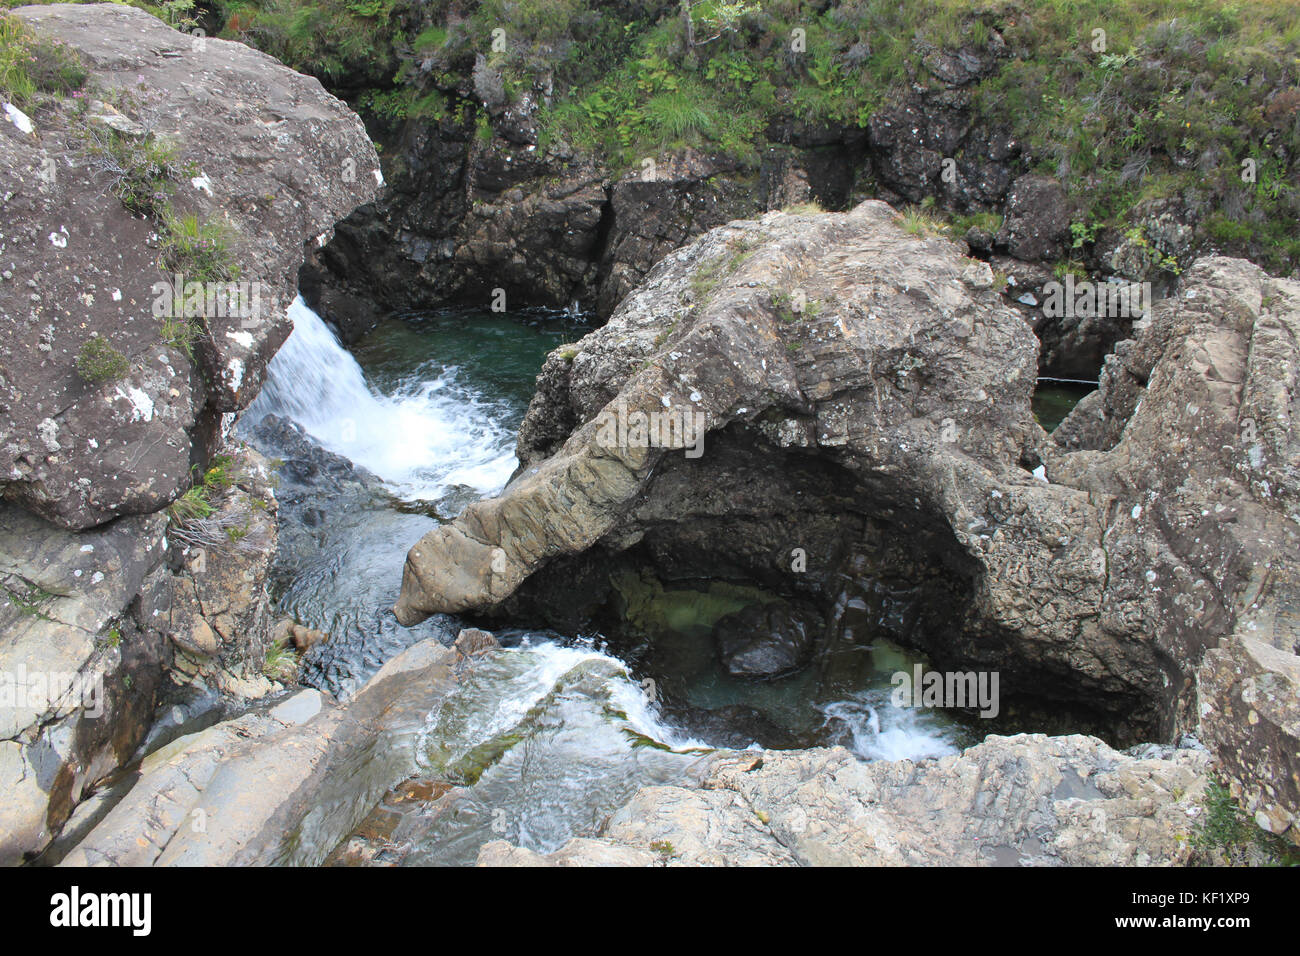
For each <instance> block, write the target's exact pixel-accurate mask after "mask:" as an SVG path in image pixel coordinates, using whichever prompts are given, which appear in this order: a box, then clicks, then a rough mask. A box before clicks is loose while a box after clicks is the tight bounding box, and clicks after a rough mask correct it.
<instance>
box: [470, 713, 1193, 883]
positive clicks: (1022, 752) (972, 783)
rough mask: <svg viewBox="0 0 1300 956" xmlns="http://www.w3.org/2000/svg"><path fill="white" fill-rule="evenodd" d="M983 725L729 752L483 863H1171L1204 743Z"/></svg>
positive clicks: (1186, 825) (1177, 861)
mask: <svg viewBox="0 0 1300 956" xmlns="http://www.w3.org/2000/svg"><path fill="white" fill-rule="evenodd" d="M1152 750H1153V751H1154V752H1152V753H1149V754H1145V755H1143V756H1135V755H1133V754H1129V753H1122V752H1119V751H1115V750H1112V749H1111V748H1110V747H1108V746H1106V745H1105V744H1104V743H1102V742H1101V741H1100V740H1097V739H1096V738H1095V737H1083V736H1072V737H1044V736H1042V735H1041V734H1024V735H1020V736H1016V737H997V736H990V737H989V738H988V739H987V740H986V741H985V742H984V743H982V744H980V745H979V746H977V747H972V748H971V749H969V750H967V751H966V752H965V753H962V754H960V755H956V756H951V757H943V758H941V759H938V760H927V761H923V762H921V763H912V762H911V761H909V760H899V761H894V762H888V763H863V762H862V761H860V760H858V759H857V758H856V757H854V756H853V755H852V754H850V753H849V752H848V751H846V750H844V749H842V748H838V747H837V748H834V749H830V750H821V749H818V750H793V751H785V752H780V751H767V752H765V753H762V754H755V753H752V752H746V753H732V754H720V755H718V756H715V757H711V758H706V760H705V761H704V766H703V767H702V768H700V770H699V777H700V784H699V786H698V787H694V788H692V787H645V788H642V789H641V790H639V791H638V792H637V793H636V795H635V796H634V797H633V798H632V799H631V801H629V802H628V803H627V804H626V805H625V806H624V807H623V808H622V809H621V810H619V811H617V812H616V813H615V814H614V815H613V816H612V817H611V818H610V819H609V822H608V823H607V824H606V825H605V826H604V828H603V830H602V831H601V834H600V835H599V836H598V837H596V838H583V839H576V840H570V841H569V842H568V843H567V844H565V845H564V846H563V847H561V848H560V849H559V850H556V851H555V852H554V853H550V854H547V855H545V856H542V855H540V854H538V853H535V852H533V851H531V850H525V849H520V848H518V847H514V846H512V845H511V844H509V843H506V842H505V841H503V840H496V841H493V842H491V843H488V844H485V845H484V847H483V848H482V850H480V851H479V857H478V864H479V866H596V865H605V866H652V865H656V864H665V865H669V866H1152V865H1169V866H1176V865H1181V864H1184V863H1186V861H1187V857H1188V853H1189V849H1190V847H1189V840H1188V837H1189V836H1190V834H1191V831H1192V828H1193V826H1194V824H1195V822H1196V819H1197V816H1198V815H1199V813H1200V812H1202V811H1201V807H1200V805H1199V803H1200V799H1201V797H1202V795H1203V793H1204V791H1205V787H1206V783H1207V782H1208V779H1209V777H1208V768H1209V763H1210V758H1209V754H1207V753H1206V752H1205V751H1203V750H1173V749H1172V748H1152Z"/></svg>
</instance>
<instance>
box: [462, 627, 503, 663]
mask: <svg viewBox="0 0 1300 956" xmlns="http://www.w3.org/2000/svg"><path fill="white" fill-rule="evenodd" d="M500 646H501V645H500V644H498V643H497V639H496V637H495V636H494V635H492V634H490V633H489V632H487V631H480V630H479V629H478V628H476V627H467V628H464V629H463V630H462V631H461V632H460V633H459V634H457V635H456V641H455V648H456V652H457V654H458V655H459V659H462V660H463V659H464V658H467V657H478V656H480V655H482V654H486V653H488V652H489V651H492V650H496V649H497V648H499V647H500Z"/></svg>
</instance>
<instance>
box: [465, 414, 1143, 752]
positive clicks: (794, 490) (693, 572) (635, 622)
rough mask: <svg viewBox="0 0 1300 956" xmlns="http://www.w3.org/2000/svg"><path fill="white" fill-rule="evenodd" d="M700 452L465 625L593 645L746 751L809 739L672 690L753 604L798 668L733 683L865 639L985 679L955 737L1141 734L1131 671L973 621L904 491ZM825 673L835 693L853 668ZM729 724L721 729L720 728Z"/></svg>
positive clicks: (734, 434) (664, 470)
mask: <svg viewBox="0 0 1300 956" xmlns="http://www.w3.org/2000/svg"><path fill="white" fill-rule="evenodd" d="M707 441H708V443H709V449H708V454H706V455H704V456H703V457H702V458H699V459H695V460H691V459H687V458H685V457H684V456H682V455H681V454H673V455H668V456H665V457H664V458H663V459H662V460H661V462H660V465H659V467H658V469H657V470H656V472H655V474H654V475H653V477H652V478H651V479H650V481H649V482H648V484H647V488H646V493H645V494H644V495H643V497H642V498H641V499H640V500H639V501H638V502H637V504H636V505H635V506H634V507H633V508H632V510H631V513H630V515H629V522H630V523H634V524H635V525H636V528H637V530H635V531H632V532H629V533H627V534H625V535H620V533H619V530H616V531H615V532H613V533H611V534H610V535H608V536H607V537H606V538H605V539H604V540H602V541H601V542H600V543H599V544H598V545H596V546H595V547H593V548H591V549H589V550H588V551H586V552H584V553H582V554H578V555H573V556H564V557H560V558H557V559H554V560H552V561H550V562H549V563H547V564H546V565H544V566H543V567H542V568H541V569H539V570H538V571H537V572H535V573H534V574H533V575H532V576H530V577H529V578H528V579H527V580H526V581H525V582H524V584H523V585H522V586H521V587H520V588H519V589H518V590H517V591H516V592H515V593H514V594H513V595H512V596H511V597H510V598H508V599H507V600H505V601H504V602H502V603H501V604H500V605H499V606H498V607H496V608H494V609H493V610H492V611H491V612H489V613H486V614H483V615H480V616H479V617H478V618H477V621H478V623H481V624H483V625H484V626H497V627H500V626H502V625H503V624H505V623H506V622H511V623H515V624H517V623H518V622H520V621H529V622H532V623H534V624H536V625H539V626H545V627H548V628H553V629H555V630H557V631H559V632H561V633H563V634H566V635H570V636H575V635H591V634H593V633H594V634H599V635H600V636H601V637H603V638H604V639H605V640H607V641H608V643H609V646H610V648H611V650H612V651H613V652H614V653H616V654H617V655H618V656H619V657H620V658H622V659H624V660H627V661H628V662H629V663H630V664H631V665H632V666H633V667H634V668H635V669H636V672H637V674H638V676H640V677H643V678H649V679H650V680H653V681H654V682H655V685H656V688H657V693H659V694H660V695H661V702H662V705H663V708H664V711H665V714H666V715H667V716H668V718H669V719H670V720H676V721H677V722H678V723H679V724H680V725H681V726H682V727H683V728H684V729H685V730H686V731H688V732H690V731H697V732H698V731H712V732H714V733H717V732H718V731H719V728H722V729H723V731H724V733H723V736H724V738H725V739H730V740H740V739H741V738H742V737H745V736H746V734H747V733H749V734H750V735H751V736H752V735H753V734H754V732H756V731H767V739H763V740H762V743H764V744H765V745H767V746H773V747H778V748H780V747H788V746H810V745H812V743H813V741H814V740H815V739H816V738H815V737H809V736H807V735H800V734H799V733H797V732H795V733H791V732H790V731H789V728H786V727H780V726H775V725H773V723H772V722H771V721H770V720H769V718H768V716H767V715H766V714H764V713H763V712H762V711H761V709H758V708H753V707H749V706H747V705H742V706H736V707H732V708H723V709H720V710H718V711H717V712H708V711H703V710H701V709H700V708H695V707H692V706H690V705H689V704H687V703H686V702H685V701H684V700H683V699H682V694H681V689H682V687H683V686H684V685H685V684H688V683H689V682H690V681H691V680H692V679H693V678H695V677H698V676H699V675H698V673H693V672H696V671H698V670H699V669H701V668H709V667H716V668H720V669H721V670H726V665H725V664H724V663H721V662H720V660H719V658H720V657H721V656H725V655H724V654H723V653H722V652H721V648H720V646H719V640H718V639H717V638H718V625H719V622H720V621H721V622H722V627H723V628H726V626H727V622H728V621H734V622H737V623H738V624H739V625H741V627H745V626H748V627H751V628H753V627H755V626H757V627H759V628H763V627H764V622H763V621H755V620H754V619H753V617H750V618H749V619H745V618H743V617H742V618H738V617H737V615H741V614H745V613H749V614H751V615H752V614H753V611H754V609H756V608H760V607H768V606H775V607H777V608H778V609H780V612H781V616H783V617H784V618H785V620H786V622H787V623H788V624H789V625H792V626H794V627H796V628H797V629H798V630H800V631H801V632H803V634H804V635H806V640H804V641H803V643H802V646H801V647H799V648H798V649H797V651H796V652H795V653H796V655H797V663H794V664H793V665H792V666H790V667H788V668H786V669H783V670H781V671H780V672H778V673H773V674H736V675H733V676H735V677H736V678H737V680H738V681H739V682H741V683H745V682H748V683H750V684H751V685H757V684H761V683H765V682H768V681H772V682H778V683H779V682H781V681H784V680H788V679H791V678H792V677H794V676H795V675H796V674H797V673H799V672H802V671H804V670H806V669H813V670H818V669H820V670H821V671H822V672H823V673H824V672H825V671H826V670H827V669H828V668H829V669H834V668H835V667H836V664H835V663H834V658H835V656H836V651H837V649H842V648H844V647H846V646H848V647H855V648H859V649H862V648H870V647H873V646H878V650H879V656H881V657H882V659H885V660H892V657H891V656H890V655H891V654H892V653H893V650H892V649H893V648H904V649H907V650H909V651H912V652H915V653H918V654H919V655H921V656H922V657H923V658H924V660H925V661H926V662H927V663H928V666H929V667H930V668H933V669H937V670H942V671H985V672H992V671H996V672H998V675H999V685H1000V686H999V691H1000V697H1001V700H1000V707H999V713H998V715H997V716H996V717H994V718H992V719H977V718H976V710H977V708H975V707H971V708H965V709H963V710H962V711H960V712H959V713H958V719H959V721H962V722H964V723H968V724H969V725H970V726H971V727H976V725H978V727H977V732H976V731H972V739H980V738H982V736H983V735H984V734H986V733H1019V732H1046V733H1091V734H1095V735H1097V736H1100V737H1102V738H1103V739H1106V740H1108V741H1109V742H1111V743H1113V744H1116V745H1119V746H1129V745H1132V744H1135V743H1137V742H1139V741H1141V740H1148V739H1152V738H1153V737H1154V736H1155V735H1156V734H1157V733H1158V729H1159V727H1160V724H1161V717H1160V714H1161V711H1162V709H1163V702H1162V699H1161V696H1160V694H1159V692H1158V691H1157V690H1156V689H1155V688H1152V687H1147V686H1143V685H1142V684H1139V683H1137V682H1136V676H1135V681H1134V683H1132V684H1131V685H1129V689H1128V692H1126V693H1115V692H1114V690H1113V689H1107V688H1101V687H1098V686H1096V685H1095V684H1094V683H1093V682H1092V681H1090V680H1089V678H1088V677H1087V676H1086V675H1083V674H1080V673H1077V672H1075V671H1072V670H1070V669H1069V668H1067V667H1063V666H1061V665H1060V664H1059V662H1057V661H1054V660H1052V659H1051V658H1050V657H1045V658H1035V657H1033V656H1031V654H1030V653H1026V651H1027V650H1029V651H1032V648H1028V649H1027V648H1026V645H1025V643H1024V642H1023V641H1017V640H1015V639H1014V638H1012V637H1010V636H1008V635H1004V634H1002V633H999V632H998V631H997V630H996V629H990V628H989V627H987V626H986V625H981V624H980V622H979V620H978V616H977V615H975V614H973V613H972V602H973V601H974V600H975V591H976V589H975V587H974V582H975V575H977V574H978V573H979V570H980V569H979V567H978V565H977V563H976V562H975V561H973V560H972V559H971V558H970V557H969V556H968V555H967V554H966V553H965V552H964V551H963V549H962V548H961V546H960V545H959V544H958V542H957V540H956V539H955V538H954V537H953V534H952V531H951V530H950V529H949V527H948V526H947V524H946V523H945V522H944V521H942V519H941V518H940V517H939V516H937V515H936V514H933V513H931V512H930V511H928V510H927V509H926V508H925V507H924V506H921V505H920V502H919V500H918V499H916V498H915V497H914V496H912V495H911V494H910V493H909V492H908V491H907V489H906V487H905V486H904V483H902V482H893V481H891V479H890V478H889V476H887V475H882V474H879V473H875V474H868V475H859V474H855V473H854V472H853V471H851V470H850V469H849V468H847V467H845V466H843V465H841V464H839V463H837V462H834V461H832V460H830V459H828V458H826V457H825V456H824V455H813V454H809V453H806V452H801V451H798V450H791V449H783V448H780V447H777V446H776V445H773V444H772V443H770V442H769V441H768V440H767V439H766V437H764V436H763V435H762V434H761V433H760V432H759V431H758V430H757V429H754V428H751V427H746V426H739V425H732V426H729V427H728V428H726V429H724V430H722V431H720V432H717V433H710V435H709V436H708V439H707ZM746 609H748V611H747V610H746ZM732 629H733V630H735V629H736V628H735V627H733V628H732ZM759 643H760V644H761V643H763V642H762V641H761V640H760V641H759ZM774 643H776V644H777V645H778V646H779V645H780V644H781V640H780V637H779V636H778V637H776V638H775V640H774ZM787 643H788V642H787ZM692 644H693V645H694V647H693V648H691V649H689V650H687V649H686V648H688V647H690V645H692ZM1132 653H1133V654H1134V655H1136V656H1140V657H1141V660H1137V659H1136V657H1135V660H1134V667H1133V669H1132V673H1133V674H1134V675H1139V674H1144V673H1145V674H1150V673H1153V672H1158V671H1159V668H1158V667H1156V666H1155V662H1154V661H1153V660H1152V659H1151V654H1152V650H1151V648H1150V647H1149V646H1138V645H1135V646H1134V647H1133V648H1132ZM827 679H830V680H836V679H840V680H841V681H843V680H845V679H847V680H848V681H849V682H850V683H851V682H852V680H853V675H851V674H830V675H829V676H828V678H827ZM728 721H732V722H734V723H735V724H736V726H734V727H732V728H731V729H730V731H727V730H726V728H727V724H728ZM760 737H761V734H760ZM769 741H771V743H769ZM740 745H742V746H743V744H740Z"/></svg>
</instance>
